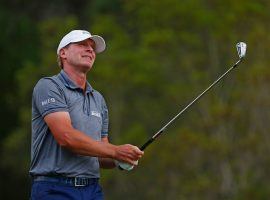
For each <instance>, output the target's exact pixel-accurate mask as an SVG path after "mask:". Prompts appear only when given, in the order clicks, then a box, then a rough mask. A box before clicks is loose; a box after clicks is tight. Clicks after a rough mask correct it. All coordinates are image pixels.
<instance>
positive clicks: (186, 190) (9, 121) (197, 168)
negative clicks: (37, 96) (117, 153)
mask: <svg viewBox="0 0 270 200" xmlns="http://www.w3.org/2000/svg"><path fill="white" fill-rule="evenodd" d="M269 9H270V2H269V1H266V0H258V1H253V0H245V1H244V0H238V1H232V0H229V1H228V0H227V1H225V0H218V1H213V0H183V1H178V0H159V1H156V0H148V1H142V0H133V1H127V0H110V1H109V0H102V1H101V0H92V1H85V0H77V1H71V0H69V1H63V0H56V1H46V2H43V3H40V2H39V3H37V1H34V0H28V1H19V0H14V1H6V2H4V3H3V4H1V6H0V23H1V27H2V32H1V37H0V56H1V58H2V59H1V61H2V67H1V68H0V70H1V73H0V76H1V78H0V81H1V85H2V93H1V97H0V104H1V114H2V115H1V122H2V123H1V127H0V131H1V134H0V142H1V151H0V152H1V153H0V154H1V158H2V159H1V162H0V174H1V179H0V199H28V196H29V192H30V179H29V177H28V168H29V162H30V140H31V95H32V89H33V86H34V85H35V83H36V82H37V80H38V79H40V78H41V77H43V76H50V75H53V74H55V73H58V72H59V70H60V69H59V67H58V66H57V62H56V48H57V45H58V43H59V41H60V39H61V37H62V36H63V35H64V34H66V33H67V32H68V31H70V30H72V29H87V30H90V31H91V32H92V33H95V34H99V35H102V36H103V37H104V38H105V40H106V42H107V50H106V51H105V53H102V54H100V55H98V56H97V60H96V63H95V66H94V68H93V70H92V71H91V72H90V74H89V77H88V78H89V81H90V83H91V84H92V85H93V87H94V88H95V89H97V90H99V91H100V92H101V93H102V94H103V95H104V96H105V98H106V100H107V104H108V107H109V111H110V122H111V123H110V138H111V141H112V142H113V143H115V144H121V143H132V144H135V145H138V146H140V145H142V144H143V143H144V141H146V140H147V139H148V138H149V137H150V136H151V135H152V134H154V133H155V132H156V131H158V129H159V128H161V127H162V126H163V125H165V123H167V122H168V121H169V119H170V118H172V117H173V116H174V115H175V114H176V113H177V112H179V111H180V110H181V108H183V107H184V106H185V105H186V104H187V103H189V102H190V101H191V100H192V99H193V98H194V97H195V96H196V95H198V94H199V92H201V91H202V90H203V89H205V88H206V87H207V86H208V85H209V84H210V83H211V82H212V81H214V80H215V79H216V78H217V77H218V75H219V74H221V73H223V72H225V70H227V67H228V66H231V65H232V64H233V63H234V62H235V61H236V59H237V54H236V49H235V44H236V43H237V42H238V41H245V42H246V43H247V44H248V50H247V57H246V59H245V61H244V62H243V63H242V64H241V66H240V67H239V68H237V69H236V70H235V71H234V72H233V73H231V74H230V76H229V77H227V78H226V79H224V80H223V81H222V82H221V83H220V84H219V86H218V87H215V88H214V89H213V91H211V92H210V93H209V94H208V95H207V96H205V97H204V98H203V99H201V100H200V102H198V104H196V105H194V106H193V107H192V109H190V110H189V111H188V112H187V113H185V115H184V116H183V117H181V118H180V119H178V120H177V121H176V122H175V123H174V124H173V125H172V126H170V127H169V128H168V130H167V132H166V134H164V136H162V139H161V140H158V141H156V142H155V143H154V144H153V145H151V147H149V149H147V150H146V151H145V156H144V157H143V158H142V159H141V160H140V165H139V167H138V168H137V169H136V170H134V171H132V172H128V173H126V172H122V171H118V170H107V171H106V170H103V171H102V180H101V182H102V185H103V188H104V192H105V195H106V199H183V200H185V199H189V200H190V199H191V200H192V199H235V200H236V199H237V200H238V199H239V200H244V199H268V198H269V195H270V181H269V179H270V175H269V174H270V173H269V168H270V158H269V157H268V153H269V152H270V145H269V141H270V135H269V130H270V123H269V122H268V120H269V119H270V112H269V110H268V109H269V106H270V94H269V91H268V90H269V87H270V82H269V79H270V70H269V69H268V65H269V60H268V55H269V53H270V52H269V46H270V37H269V29H270V26H269V21H270V13H269ZM14 187H16V192H14Z"/></svg>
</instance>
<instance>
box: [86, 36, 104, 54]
mask: <svg viewBox="0 0 270 200" xmlns="http://www.w3.org/2000/svg"><path fill="white" fill-rule="evenodd" d="M90 39H92V40H93V41H94V42H95V44H96V48H95V52H96V53H101V52H102V51H104V50H105V48H106V43H105V40H104V39H103V38H102V37H100V36H99V35H92V36H91V37H90Z"/></svg>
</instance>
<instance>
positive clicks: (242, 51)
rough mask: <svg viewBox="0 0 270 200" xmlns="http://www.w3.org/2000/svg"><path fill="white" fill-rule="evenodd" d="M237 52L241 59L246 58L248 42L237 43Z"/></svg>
mask: <svg viewBox="0 0 270 200" xmlns="http://www.w3.org/2000/svg"><path fill="white" fill-rule="evenodd" d="M236 49H237V53H238V56H239V58H240V59H242V58H244V57H245V55H246V50H247V44H246V43H244V42H238V43H237V44H236Z"/></svg>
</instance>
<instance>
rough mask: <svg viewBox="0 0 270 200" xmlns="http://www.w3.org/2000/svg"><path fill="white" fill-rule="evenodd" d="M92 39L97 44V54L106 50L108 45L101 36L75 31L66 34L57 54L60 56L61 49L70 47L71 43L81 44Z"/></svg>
mask: <svg viewBox="0 0 270 200" xmlns="http://www.w3.org/2000/svg"><path fill="white" fill-rule="evenodd" d="M88 38H90V39H92V40H93V41H94V42H95V44H96V48H95V52H96V53H101V52H102V51H104V50H105V48H106V43H105V40H104V39H103V38H102V37H101V36H99V35H91V33H89V32H88V31H85V30H73V31H71V32H69V33H68V34H66V35H65V36H64V37H63V38H62V40H61V41H60V43H59V45H58V48H57V54H59V51H60V49H62V48H64V47H65V46H67V45H69V44H70V43H73V42H80V41H83V40H86V39H88Z"/></svg>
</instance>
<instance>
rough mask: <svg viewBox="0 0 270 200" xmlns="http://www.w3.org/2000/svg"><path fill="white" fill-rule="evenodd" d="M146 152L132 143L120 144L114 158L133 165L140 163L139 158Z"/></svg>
mask: <svg viewBox="0 0 270 200" xmlns="http://www.w3.org/2000/svg"><path fill="white" fill-rule="evenodd" d="M143 154H144V152H143V151H141V150H140V149H139V148H138V147H136V146H133V145H131V144H124V145H119V146H117V147H116V150H115V155H114V159H115V160H118V161H121V162H125V163H128V164H131V165H135V166H136V165H138V162H137V161H138V160H139V159H140V158H141V157H142V156H143Z"/></svg>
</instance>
